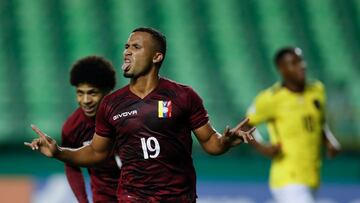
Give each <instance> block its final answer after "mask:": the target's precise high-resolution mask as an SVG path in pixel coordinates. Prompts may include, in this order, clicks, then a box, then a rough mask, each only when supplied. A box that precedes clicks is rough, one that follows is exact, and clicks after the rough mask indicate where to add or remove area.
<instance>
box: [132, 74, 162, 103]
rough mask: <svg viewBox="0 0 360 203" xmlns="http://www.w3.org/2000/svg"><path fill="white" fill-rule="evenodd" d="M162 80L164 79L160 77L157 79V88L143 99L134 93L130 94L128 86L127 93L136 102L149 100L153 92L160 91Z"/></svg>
mask: <svg viewBox="0 0 360 203" xmlns="http://www.w3.org/2000/svg"><path fill="white" fill-rule="evenodd" d="M163 80H164V79H163V78H162V77H160V78H159V83H158V84H157V86H156V87H155V88H154V89H153V90H152V91H151V92H149V94H147V95H146V96H145V97H144V98H141V97H139V96H138V95H136V94H135V93H134V92H132V91H131V89H130V85H128V86H127V90H128V92H130V95H131V96H132V97H135V98H136V99H138V100H146V99H148V98H150V97H151V96H152V95H153V94H154V93H155V92H157V90H158V89H160V87H161V85H162V82H163Z"/></svg>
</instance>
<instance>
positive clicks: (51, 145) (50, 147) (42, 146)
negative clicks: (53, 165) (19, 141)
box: [24, 125, 59, 157]
mask: <svg viewBox="0 0 360 203" xmlns="http://www.w3.org/2000/svg"><path fill="white" fill-rule="evenodd" d="M31 128H32V130H33V131H34V132H35V133H36V134H38V136H39V137H38V138H36V139H33V141H32V142H31V143H29V142H24V145H26V146H28V147H30V148H31V149H32V150H39V151H40V152H41V153H42V154H43V155H45V156H47V157H54V156H55V155H56V154H57V153H58V152H59V149H58V146H57V144H56V141H55V140H54V139H53V138H51V137H50V136H48V135H46V134H45V133H44V132H42V131H41V130H40V129H39V128H37V127H36V126H35V125H31Z"/></svg>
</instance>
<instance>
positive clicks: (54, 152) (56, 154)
mask: <svg viewBox="0 0 360 203" xmlns="http://www.w3.org/2000/svg"><path fill="white" fill-rule="evenodd" d="M31 128H32V129H33V130H34V132H35V133H36V134H38V136H39V137H38V138H37V139H34V140H33V141H32V142H31V143H28V142H25V143H24V144H25V145H26V146H28V147H30V148H31V149H32V150H38V151H40V152H41V153H42V154H43V155H45V156H47V157H50V158H56V159H58V160H60V161H63V162H65V163H68V164H70V165H74V166H81V167H89V166H93V165H96V164H99V163H101V162H103V161H105V160H106V158H107V157H108V156H109V154H110V149H112V143H113V142H112V140H111V139H109V138H105V137H102V136H99V135H97V134H95V135H94V137H93V139H92V142H91V144H89V145H86V146H83V147H80V148H77V149H71V148H64V147H59V146H58V145H57V144H56V141H55V140H54V139H53V138H51V137H50V136H48V135H46V134H45V133H44V132H42V131H41V130H40V129H39V128H37V127H36V126H34V125H32V126H31Z"/></svg>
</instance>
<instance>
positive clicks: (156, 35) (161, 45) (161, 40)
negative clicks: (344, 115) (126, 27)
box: [132, 27, 166, 66]
mask: <svg viewBox="0 0 360 203" xmlns="http://www.w3.org/2000/svg"><path fill="white" fill-rule="evenodd" d="M134 32H146V33H149V34H150V35H151V36H152V37H153V39H154V40H155V41H156V44H157V46H158V47H157V48H158V51H160V52H161V53H162V54H163V55H164V58H163V60H162V61H161V62H160V66H161V64H162V62H163V61H164V59H165V55H166V37H165V35H164V34H163V33H161V32H160V31H158V30H156V29H154V28H151V27H138V28H136V29H134V30H133V31H132V33H134Z"/></svg>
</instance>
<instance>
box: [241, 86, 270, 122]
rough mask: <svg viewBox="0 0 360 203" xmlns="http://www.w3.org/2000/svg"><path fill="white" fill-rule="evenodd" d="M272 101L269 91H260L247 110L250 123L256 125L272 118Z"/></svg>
mask: <svg viewBox="0 0 360 203" xmlns="http://www.w3.org/2000/svg"><path fill="white" fill-rule="evenodd" d="M272 103H273V102H272V97H271V93H269V92H267V91H264V92H262V93H260V94H259V95H258V96H257V97H256V98H255V100H254V102H253V103H252V105H251V106H250V107H249V109H248V111H247V117H248V118H249V119H250V121H249V123H250V125H253V126H254V125H258V124H260V123H263V122H266V121H268V120H270V119H271V118H273V116H274V106H273V105H272Z"/></svg>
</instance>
